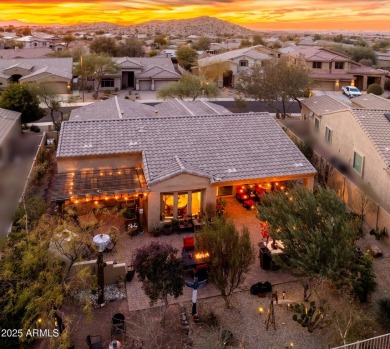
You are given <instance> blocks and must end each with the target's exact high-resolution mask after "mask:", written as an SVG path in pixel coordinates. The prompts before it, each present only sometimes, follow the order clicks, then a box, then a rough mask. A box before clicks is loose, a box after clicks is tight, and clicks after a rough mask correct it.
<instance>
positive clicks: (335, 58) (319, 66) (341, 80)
mask: <svg viewBox="0 0 390 349" xmlns="http://www.w3.org/2000/svg"><path fill="white" fill-rule="evenodd" d="M287 55H288V56H289V57H290V60H291V61H292V62H293V63H294V62H297V61H298V59H299V58H303V59H304V60H305V62H306V66H307V68H308V69H309V70H310V73H311V77H312V78H313V81H314V84H313V89H317V90H325V91H340V90H341V88H342V87H343V86H350V85H352V86H356V87H357V88H359V89H360V90H363V91H365V90H366V89H367V87H368V86H369V85H371V84H374V83H375V84H378V85H380V86H382V88H383V87H384V84H385V77H386V72H385V71H383V70H380V69H375V68H372V67H368V66H366V65H363V64H360V63H357V62H354V61H352V60H351V59H350V58H349V57H348V56H345V55H342V54H340V53H336V52H333V51H331V50H328V49H325V48H323V47H318V46H315V47H308V48H302V49H297V50H295V51H293V52H290V53H288V54H287Z"/></svg>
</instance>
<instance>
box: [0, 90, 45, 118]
mask: <svg viewBox="0 0 390 349" xmlns="http://www.w3.org/2000/svg"><path fill="white" fill-rule="evenodd" d="M0 108H4V109H9V110H14V111H17V112H19V113H22V116H21V119H22V124H26V123H29V122H34V121H37V120H39V119H40V118H41V117H43V115H44V114H45V112H44V111H43V109H41V108H40V107H39V99H38V97H37V96H36V95H34V93H33V92H32V91H31V89H30V87H29V86H28V85H24V84H16V83H12V84H9V85H8V86H7V88H6V89H5V90H4V91H3V93H2V95H1V97H0Z"/></svg>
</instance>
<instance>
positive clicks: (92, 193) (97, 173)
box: [52, 168, 148, 203]
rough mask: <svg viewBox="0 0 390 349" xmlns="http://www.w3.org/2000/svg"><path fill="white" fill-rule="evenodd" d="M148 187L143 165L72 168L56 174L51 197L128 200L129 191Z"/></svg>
mask: <svg viewBox="0 0 390 349" xmlns="http://www.w3.org/2000/svg"><path fill="white" fill-rule="evenodd" d="M147 191H148V189H147V185H146V181H145V177H144V174H143V171H142V169H138V168H119V169H118V168H117V169H104V170H86V171H74V172H66V173H58V174H57V175H56V178H55V183H54V188H53V195H52V201H55V202H61V201H66V200H70V201H72V202H76V203H79V202H80V203H81V202H89V201H92V200H94V201H100V200H111V199H116V200H127V198H129V196H130V195H131V194H135V193H143V192H147Z"/></svg>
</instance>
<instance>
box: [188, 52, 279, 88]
mask: <svg viewBox="0 0 390 349" xmlns="http://www.w3.org/2000/svg"><path fill="white" fill-rule="evenodd" d="M278 56H279V53H278V52H277V51H274V50H271V49H270V48H268V47H265V46H263V45H257V46H252V47H245V48H241V49H238V50H232V51H227V52H224V53H221V54H217V55H213V56H209V57H205V58H201V59H199V60H198V66H197V67H195V68H193V72H194V73H196V74H199V75H201V74H202V70H205V69H207V68H208V67H211V69H213V66H216V65H219V64H223V65H224V67H223V68H224V71H221V72H219V76H218V79H217V80H216V83H217V86H218V87H224V86H234V81H235V79H236V78H237V76H238V74H240V73H241V72H243V71H245V70H247V69H249V68H251V67H253V66H254V65H255V64H256V65H260V66H261V65H262V64H263V62H264V61H267V60H269V59H270V58H271V57H278ZM216 69H218V68H216Z"/></svg>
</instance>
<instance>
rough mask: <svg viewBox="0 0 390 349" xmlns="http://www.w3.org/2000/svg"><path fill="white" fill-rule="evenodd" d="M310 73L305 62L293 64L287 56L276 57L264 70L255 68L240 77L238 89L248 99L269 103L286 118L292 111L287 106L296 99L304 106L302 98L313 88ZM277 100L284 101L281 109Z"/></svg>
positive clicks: (237, 83)
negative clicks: (291, 100) (289, 111)
mask: <svg viewBox="0 0 390 349" xmlns="http://www.w3.org/2000/svg"><path fill="white" fill-rule="evenodd" d="M309 74H310V73H309V71H308V69H307V68H306V66H305V63H304V61H303V60H299V61H298V62H297V63H296V64H291V63H290V62H289V61H288V58H286V57H281V58H279V59H276V58H273V59H271V60H269V61H267V62H266V64H265V65H264V67H261V66H259V65H254V66H253V67H252V68H251V69H248V70H247V71H246V73H245V74H242V75H241V76H240V78H239V79H238V81H237V82H236V84H235V88H236V89H237V91H238V92H239V93H240V94H241V95H243V96H244V97H247V98H254V99H256V100H263V101H265V102H266V103H267V104H268V105H269V106H270V107H272V108H274V109H275V111H276V112H278V113H281V114H282V117H283V118H284V117H285V116H286V114H287V111H288V110H287V106H286V103H287V102H288V101H289V100H290V99H294V100H296V101H297V102H298V104H299V105H300V101H299V99H298V97H302V96H304V94H305V92H306V91H307V90H308V89H310V85H311V78H310V75H309ZM275 101H280V102H281V108H280V107H279V106H277V105H276V104H275V103H274V102H275Z"/></svg>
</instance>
